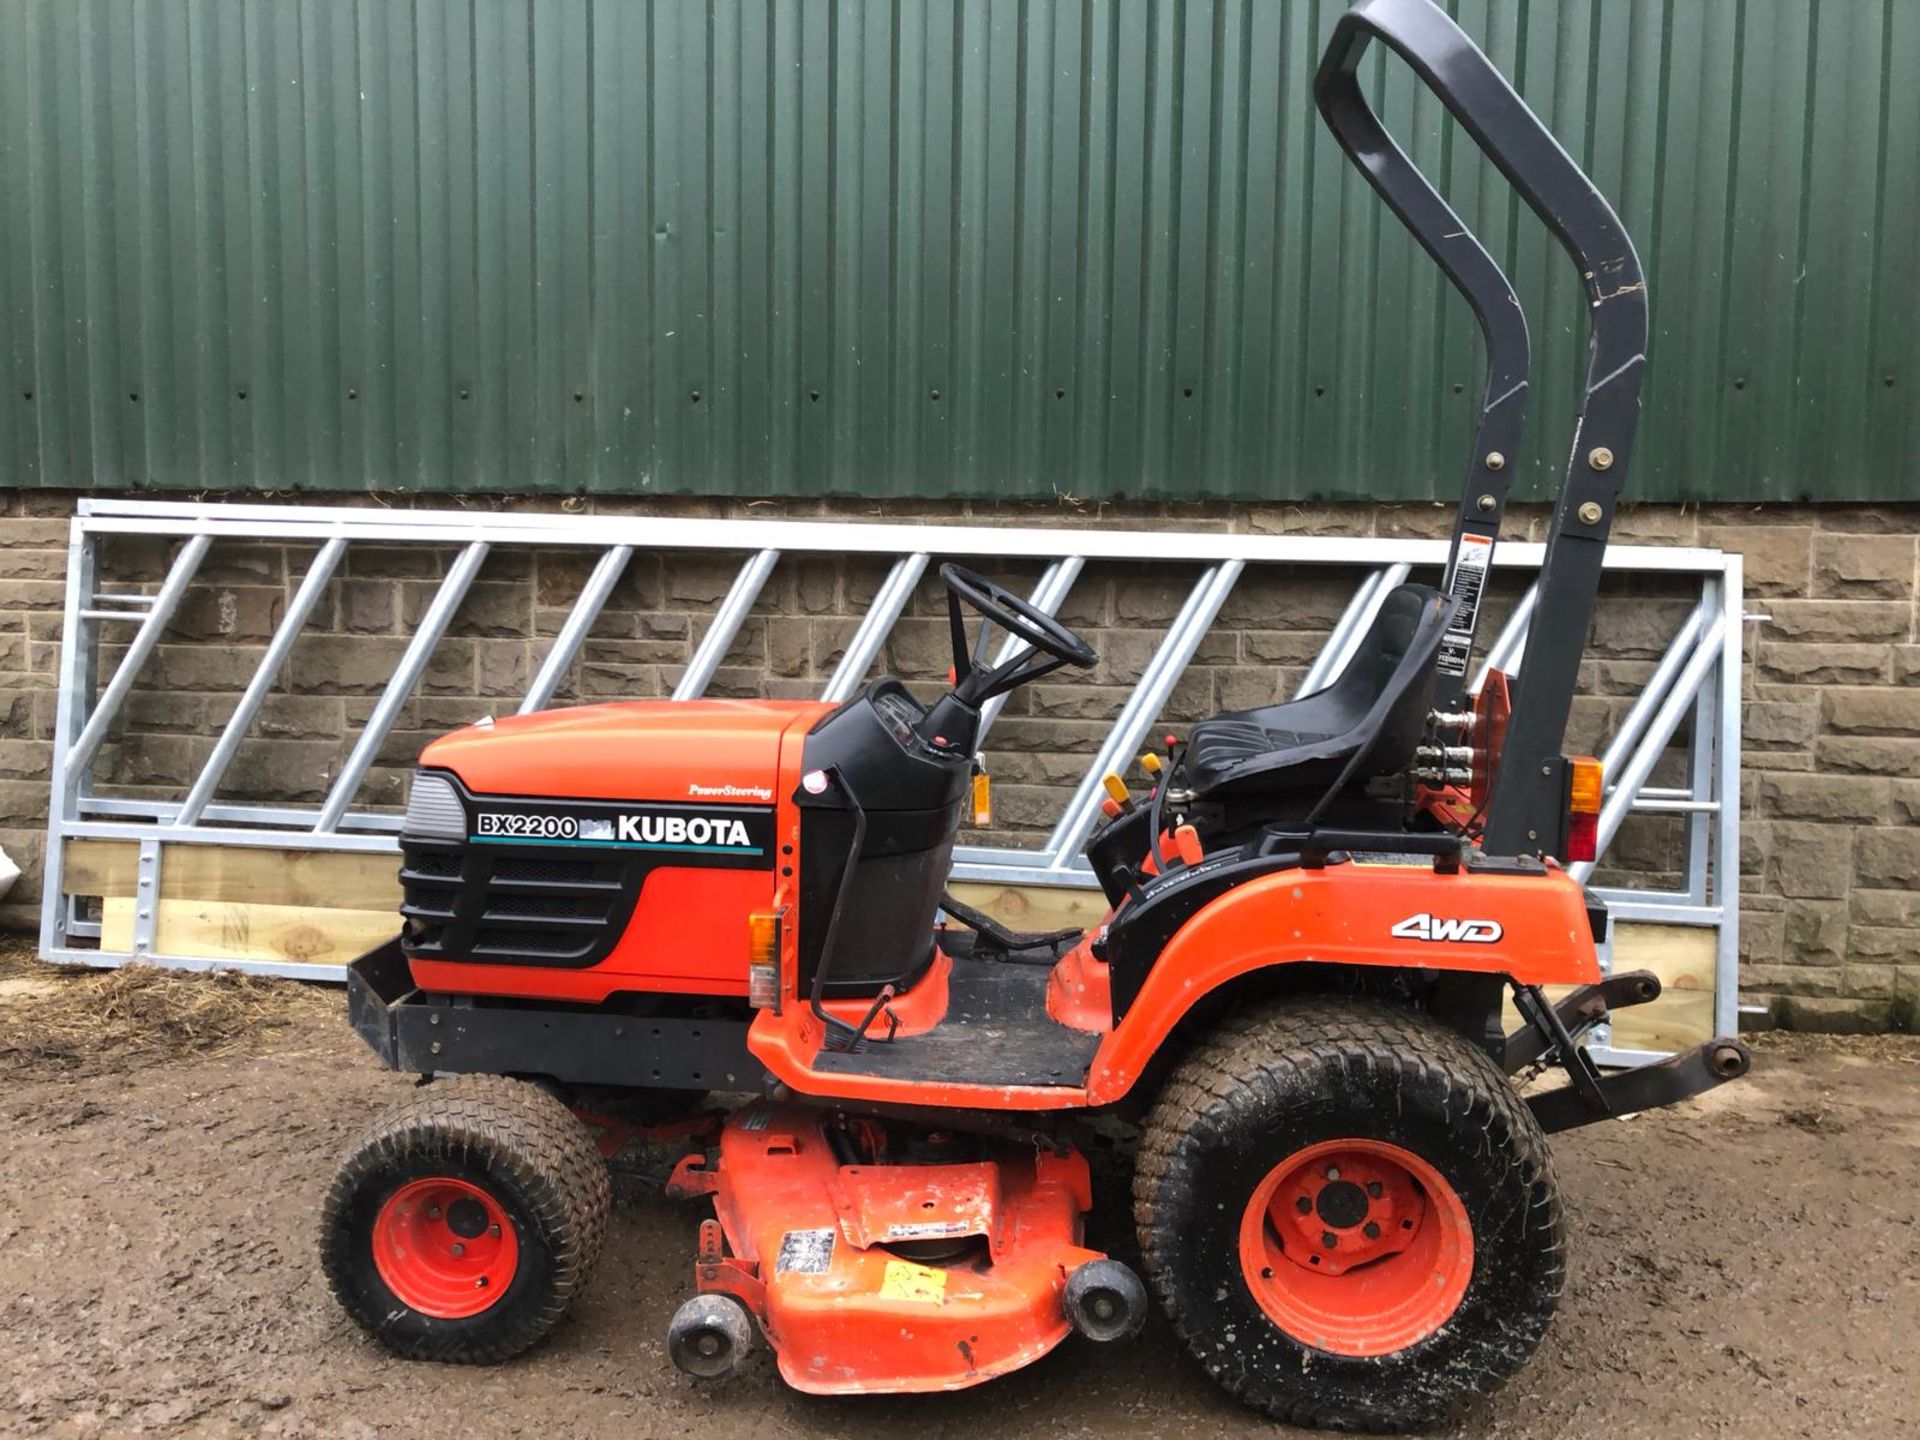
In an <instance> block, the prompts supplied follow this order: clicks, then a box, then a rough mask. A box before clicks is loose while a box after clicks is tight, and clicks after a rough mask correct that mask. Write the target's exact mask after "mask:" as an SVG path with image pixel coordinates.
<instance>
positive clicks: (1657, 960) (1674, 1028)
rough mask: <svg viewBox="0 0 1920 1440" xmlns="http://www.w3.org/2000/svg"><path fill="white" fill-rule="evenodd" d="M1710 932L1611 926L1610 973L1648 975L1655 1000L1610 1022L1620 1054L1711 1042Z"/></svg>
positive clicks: (1691, 927)
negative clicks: (1654, 981)
mask: <svg viewBox="0 0 1920 1440" xmlns="http://www.w3.org/2000/svg"><path fill="white" fill-rule="evenodd" d="M1715 949H1716V944H1715V932H1714V931H1713V930H1712V929H1711V928H1709V927H1708V926H1705V925H1652V924H1645V923H1641V922H1637V921H1633V922H1621V923H1619V924H1616V925H1615V926H1614V927H1613V968H1614V970H1615V972H1616V973H1618V972H1621V971H1626V970H1651V971H1653V973H1654V974H1656V975H1658V976H1659V977H1660V985H1661V991H1660V998H1659V999H1658V1000H1656V1001H1654V1002H1653V1004H1651V1005H1635V1006H1633V1007H1632V1008H1630V1009H1626V1010H1621V1011H1619V1012H1617V1013H1616V1014H1615V1015H1614V1018H1613V1043H1614V1045H1615V1046H1616V1047H1617V1048H1619V1049H1622V1050H1690V1049H1692V1048H1693V1047H1694V1046H1695V1045H1698V1044H1700V1043H1702V1042H1703V1041H1706V1040H1711V1039H1712V1038H1713V977H1714V970H1715V968H1716V956H1715Z"/></svg>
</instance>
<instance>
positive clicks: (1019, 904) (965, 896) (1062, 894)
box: [949, 881, 1107, 931]
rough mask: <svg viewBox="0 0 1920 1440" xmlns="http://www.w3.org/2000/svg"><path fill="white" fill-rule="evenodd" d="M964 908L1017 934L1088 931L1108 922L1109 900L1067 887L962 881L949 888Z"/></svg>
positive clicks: (1103, 896)
mask: <svg viewBox="0 0 1920 1440" xmlns="http://www.w3.org/2000/svg"><path fill="white" fill-rule="evenodd" d="M949 888H950V889H951V891H952V893H953V898H954V899H956V900H958V901H959V902H960V903H961V904H962V905H971V906H972V907H973V908H974V909H976V910H984V911H985V912H986V913H987V914H989V915H991V916H992V917H993V918H994V919H996V920H998V921H999V922H1000V923H1001V924H1002V925H1006V926H1010V927H1011V928H1012V929H1015V930H1027V931H1046V930H1065V929H1068V928H1073V929H1078V930H1085V929H1087V928H1088V927H1089V926H1093V925H1098V924H1099V923H1100V922H1101V921H1102V920H1104V919H1106V918H1107V897H1106V896H1105V895H1104V894H1102V893H1101V892H1100V891H1098V890H1083V889H1080V888H1078V887H1075V886H1067V885H990V884H978V883H974V882H971V881H963V882H959V883H956V884H954V885H952V886H950V887H949Z"/></svg>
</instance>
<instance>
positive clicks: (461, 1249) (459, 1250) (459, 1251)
mask: <svg viewBox="0 0 1920 1440" xmlns="http://www.w3.org/2000/svg"><path fill="white" fill-rule="evenodd" d="M453 1253H454V1254H455V1255H464V1254H466V1253H467V1247H466V1246H465V1245H462V1244H461V1243H460V1242H459V1241H458V1240H456V1241H454V1242H453Z"/></svg>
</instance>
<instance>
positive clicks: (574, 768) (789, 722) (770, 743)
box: [420, 700, 834, 804]
mask: <svg viewBox="0 0 1920 1440" xmlns="http://www.w3.org/2000/svg"><path fill="white" fill-rule="evenodd" d="M833 708H834V707H833V705H831V704H830V703H827V702H825V701H819V700H688V701H672V700H631V701H620V702H618V703H615V704H610V705H586V706H581V707H580V708H578V709H573V710H547V711H542V712H540V713H539V714H535V715H516V716H513V717H512V718H510V719H505V720H496V721H491V722H489V721H481V722H480V723H479V724H477V725H469V726H467V727H466V728H465V729H464V730H456V731H454V732H453V733H452V734H451V735H445V736H442V737H441V738H440V739H438V740H435V741H434V742H433V743H432V744H431V745H429V746H427V748H426V749H425V750H424V751H422V752H421V755H420V763H421V764H422V765H423V766H430V767H432V768H434V769H440V770H451V771H452V772H453V773H454V774H455V775H457V776H459V777H460V780H461V781H462V783H464V784H465V785H466V787H467V789H468V790H470V791H472V792H473V793H474V794H477V795H531V796H542V797H556V798H565V799H569V800H655V801H682V802H685V801H693V802H696V803H697V802H700V801H707V802H716V801H717V802H720V803H729V802H731V803H736V804H753V803H756V802H757V803H760V804H766V803H769V802H771V801H773V800H774V799H776V798H777V797H776V795H775V794H774V791H775V788H776V781H777V778H778V775H779V770H780V741H781V737H782V736H783V735H785V734H786V733H787V731H789V730H791V729H794V728H795V727H796V726H797V727H798V728H799V729H800V730H801V731H805V730H807V729H810V728H811V727H812V725H813V724H814V722H815V721H816V720H818V719H819V717H820V716H822V715H824V714H826V713H827V712H828V711H829V710H832V709H833Z"/></svg>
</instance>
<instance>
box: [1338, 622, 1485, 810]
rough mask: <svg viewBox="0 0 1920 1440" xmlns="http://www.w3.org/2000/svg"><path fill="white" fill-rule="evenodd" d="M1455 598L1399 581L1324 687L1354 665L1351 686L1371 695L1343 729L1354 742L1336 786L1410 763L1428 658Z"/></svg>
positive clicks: (1422, 713)
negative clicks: (1363, 710)
mask: <svg viewBox="0 0 1920 1440" xmlns="http://www.w3.org/2000/svg"><path fill="white" fill-rule="evenodd" d="M1458 603H1459V602H1457V601H1454V600H1450V599H1448V598H1447V597H1446V596H1445V595H1442V594H1441V593H1440V592H1439V591H1438V590H1435V589H1434V588H1433V587H1432V586H1430V585H1402V586H1400V587H1399V588H1398V589H1396V590H1394V591H1393V592H1392V593H1391V594H1389V595H1388V596H1387V598H1386V600H1385V601H1383V602H1382V603H1381V606H1380V613H1379V614H1378V615H1377V616H1375V617H1374V622H1373V624H1372V626H1371V627H1370V628H1369V629H1368V630H1367V633H1366V636H1365V638H1364V639H1362V640H1361V642H1360V646H1359V648H1358V649H1357V650H1356V651H1355V652H1354V656H1353V659H1352V661H1351V662H1349V664H1348V666H1347V668H1346V669H1345V670H1343V671H1342V672H1341V674H1340V679H1339V680H1336V681H1335V682H1334V684H1333V685H1330V686H1328V687H1327V688H1328V692H1329V693H1330V692H1332V691H1333V690H1335V689H1337V688H1338V687H1339V686H1340V684H1341V683H1342V682H1343V681H1345V680H1346V679H1347V678H1348V676H1350V675H1355V672H1359V674H1358V676H1357V678H1356V679H1355V681H1354V684H1355V687H1356V692H1357V693H1358V694H1361V695H1366V696H1369V697H1370V698H1371V700H1372V704H1371V705H1369V706H1368V707H1367V710H1366V713H1365V716H1364V717H1363V718H1362V719H1361V720H1360V721H1359V723H1358V724H1357V725H1355V726H1353V728H1352V729H1351V730H1349V731H1348V732H1347V733H1348V738H1349V739H1350V740H1354V741H1357V742H1358V744H1357V746H1356V748H1355V749H1354V751H1353V755H1352V758H1351V759H1350V760H1348V762H1347V764H1346V766H1345V767H1344V768H1343V770H1342V772H1341V776H1340V779H1339V781H1338V782H1336V785H1335V787H1334V788H1335V789H1336V790H1337V789H1338V788H1339V787H1340V786H1342V785H1346V784H1349V783H1351V782H1353V781H1355V780H1362V779H1366V778H1368V777H1370V776H1373V775H1389V774H1394V773H1397V772H1398V771H1400V770H1404V769H1405V768H1406V767H1407V766H1408V765H1409V764H1410V763H1411V762H1412V760H1413V754H1414V751H1415V749H1416V748H1418V746H1419V744H1420V740H1421V737H1422V736H1423V735H1425V734H1426V730H1427V711H1428V709H1429V708H1430V707H1431V706H1432V704H1433V687H1434V680H1435V678H1436V677H1435V671H1434V661H1435V660H1436V659H1437V657H1438V656H1439V654H1440V642H1441V640H1442V639H1444V638H1445V636H1446V633H1447V623H1448V621H1449V620H1451V619H1452V617H1453V612H1454V609H1455V607H1456V606H1457V604H1458ZM1331 793H1332V792H1331V791H1330V792H1329V794H1331Z"/></svg>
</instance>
